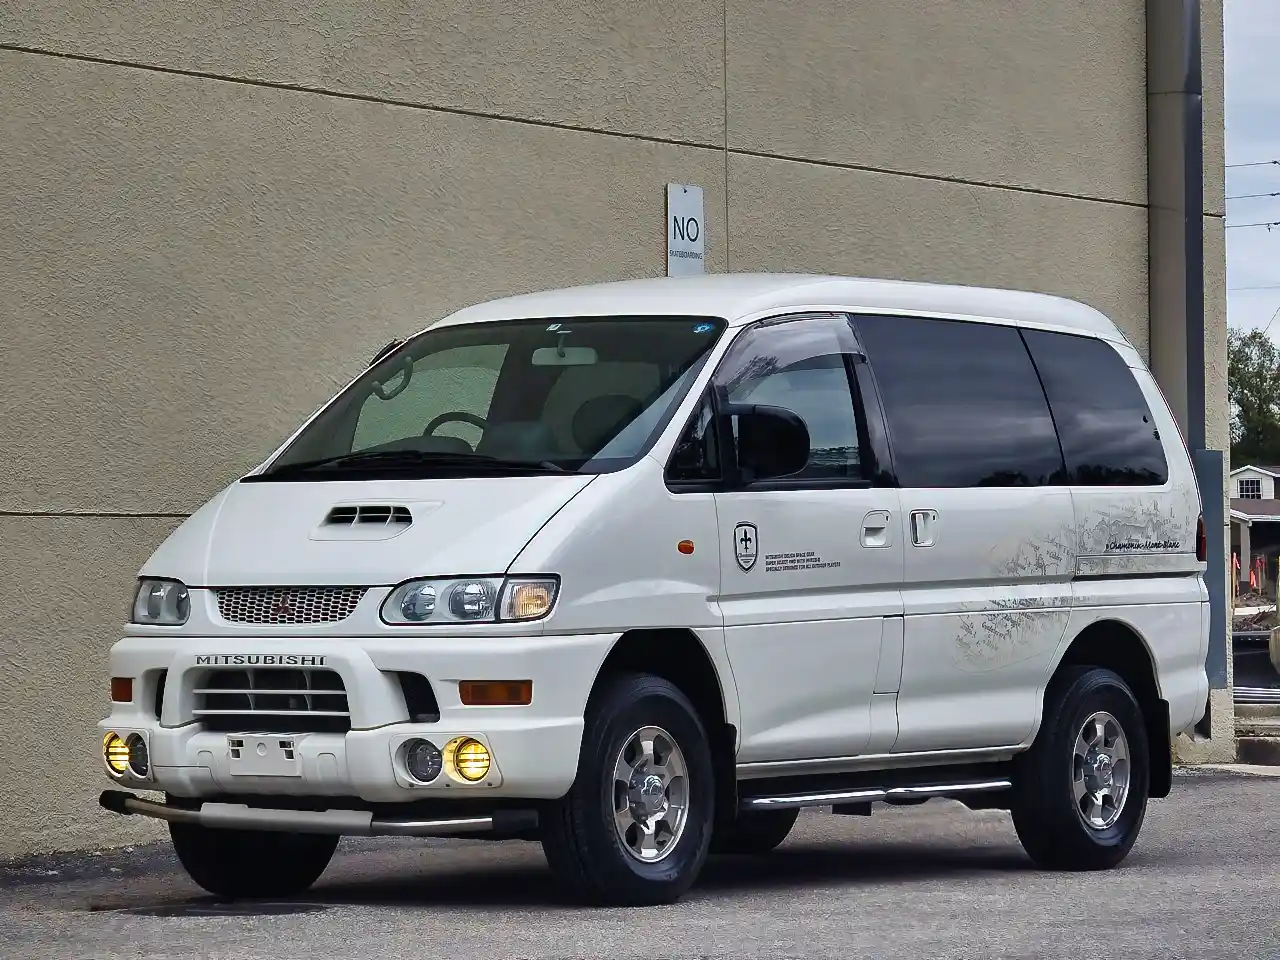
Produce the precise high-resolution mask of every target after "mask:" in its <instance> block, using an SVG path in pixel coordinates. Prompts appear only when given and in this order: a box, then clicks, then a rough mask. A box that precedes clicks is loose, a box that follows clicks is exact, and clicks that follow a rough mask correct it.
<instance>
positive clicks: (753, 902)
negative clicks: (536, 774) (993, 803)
mask: <svg viewBox="0 0 1280 960" xmlns="http://www.w3.org/2000/svg"><path fill="white" fill-rule="evenodd" d="M1278 817H1280V771H1278V770H1276V769H1275V768H1271V769H1269V770H1255V771H1253V772H1243V771H1224V770H1221V769H1216V770H1206V769H1203V768H1201V769H1200V770H1199V771H1198V772H1186V773H1180V775H1179V776H1178V778H1177V780H1176V781H1175V784H1174V793H1173V795H1172V796H1171V797H1170V798H1168V799H1166V800H1160V801H1154V802H1153V803H1152V804H1151V807H1150V808H1149V812H1148V817H1147V822H1146V825H1145V827H1144V831H1143V834H1142V836H1141V838H1140V839H1139V841H1138V844H1137V846H1136V847H1135V848H1134V851H1133V853H1132V854H1131V856H1130V858H1129V859H1128V860H1127V861H1126V862H1125V863H1124V864H1123V865H1122V866H1121V867H1120V868H1118V869H1116V870H1113V871H1109V872H1105V873H1092V874H1052V873H1042V872H1039V871H1037V870H1035V869H1034V868H1032V867H1031V865H1030V864H1029V862H1028V860H1027V859H1026V857H1025V855H1024V854H1023V852H1022V848H1021V847H1020V846H1019V844H1018V840H1017V837H1016V836H1015V834H1014V831H1013V826H1012V824H1011V823H1010V821H1009V818H1008V815H1007V814H1003V813H998V812H982V813H974V812H970V811H968V810H966V809H965V808H963V807H961V806H960V805H959V804H955V803H950V802H946V801H936V800H935V801H930V802H929V803H927V804H924V805H922V806H918V807H906V808H882V807H879V806H877V809H876V812H875V814H874V815H873V816H872V817H870V818H868V817H836V816H831V815H829V814H825V813H821V812H818V811H809V812H806V813H804V814H802V815H801V818H800V821H799V823H798V824H797V825H796V828H795V830H794V831H793V832H792V834H791V836H790V837H789V838H788V840H787V841H786V843H784V844H783V846H781V847H780V848H779V849H778V850H777V851H776V852H774V853H773V854H771V855H769V856H767V857H763V858H758V859H748V858H718V859H716V860H713V861H712V864H711V865H710V866H709V867H708V869H707V870H706V872H705V873H704V875H703V878H702V880H701V882H700V883H699V884H698V885H697V886H696V887H695V888H694V890H693V891H692V892H691V893H690V894H689V895H688V897H687V898H686V899H684V900H683V901H681V902H680V903H678V904H676V905H674V906H669V907H662V908H656V909H635V910H621V909H585V908H581V907H578V906H575V905H574V904H572V903H571V902H568V901H566V900H565V899H564V898H563V897H562V895H561V893H560V891H559V890H558V888H557V887H556V886H555V884H554V883H553V882H552V881H551V877H550V874H549V873H548V871H547V869H546V863H545V861H544V859H543V856H542V852H541V848H540V847H539V846H538V845H537V844H534V843H525V842H519V841H514V842H510V843H488V842H477V841H426V842H424V841H395V840H376V841H370V840H360V841H356V840H352V841H344V842H343V845H342V846H341V847H340V852H339V855H338V857H337V858H335V860H334V862H333V864H332V865H331V866H330V868H329V870H328V872H327V873H326V874H325V876H324V877H322V878H321V880H320V882H319V884H317V886H316V887H315V888H314V890H313V892H312V894H311V895H309V896H308V897H307V898H306V899H304V900H300V901H296V902H289V903H275V904H258V905H253V906H242V905H235V904H230V905H223V904H219V903H217V902H216V901H214V900H212V899H211V898H209V897H206V896H204V895H202V893H201V891H200V890H199V889H198V888H197V887H195V886H194V885H193V884H192V883H191V882H190V881H189V880H188V879H187V878H186V877H185V875H183V874H182V873H181V872H180V870H179V868H178V866H177V862H176V861H175V860H174V859H173V857H172V855H171V854H170V853H169V852H168V850H167V849H165V848H164V847H163V846H161V847H147V848H138V849H134V850H132V851H130V852H122V853H108V854H102V855H98V856H75V857H62V858H58V859H54V860H40V861H32V862H27V863H24V864H20V865H17V866H14V865H10V866H8V867H4V866H0V958H4V960H54V958H56V960H122V958H148V960H162V958H163V960H257V958H264V960H266V958H269V960H328V958H335V960H337V958H341V960H353V958H370V960H397V958H415V960H417V958H437V957H438V958H458V960H502V958H522V960H524V958H528V960H533V958H538V960H553V958H554V960H569V958H574V960H578V958H593V960H594V958H600V960H632V958H634V960H695V958H696V960H721V958H723V960H738V958H768V960H786V958H805V960H810V958H812V960H825V958H832V960H853V958H858V960H863V958H867V960H870V958H880V957H885V958H888V957H894V958H897V957H903V958H907V957H911V958H917V957H918V958H929V960H942V958H953V957H964V958H969V957H973V958H982V960H995V958H1004V957H1028V958H1031V957H1034V958H1048V957H1064V958H1066V957H1070V958H1077V957H1078V958H1082V960H1084V958H1088V960H1100V958H1101V960H1110V958H1115V960H1142V958H1160V960H1178V958H1196V960H1206V958H1217V957H1221V958H1231V960H1246V958H1248V960H1253V958H1277V960H1280V830H1277V829H1276V825H1277V819H1278Z"/></svg>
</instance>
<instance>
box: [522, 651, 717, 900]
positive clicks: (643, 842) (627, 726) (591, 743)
mask: <svg viewBox="0 0 1280 960" xmlns="http://www.w3.org/2000/svg"><path fill="white" fill-rule="evenodd" d="M713 777H714V773H713V766H712V759H711V747H710V744H709V740H708V737H707V732H706V730H705V729H704V727H703V725H702V721H701V720H700V719H699V717H698V712H697V710H696V709H695V708H694V706H693V704H692V703H690V702H689V699H688V698H687V697H686V696H685V695H684V694H683V693H682V692H681V691H680V690H679V689H678V688H677V687H675V686H674V685H672V684H671V683H669V682H667V681H666V680H663V679H661V678H659V677H654V676H648V675H641V674H628V675H625V676H619V677H615V678H612V679H611V680H609V681H607V685H606V686H605V687H603V688H602V689H601V690H600V691H598V692H597V693H596V694H595V695H593V696H592V699H591V703H590V705H589V706H588V709H587V716H586V725H585V729H584V733H583V738H582V758H581V760H580V762H579V767H578V775H577V778H576V779H575V781H574V784H573V787H572V789H570V791H569V793H568V794H566V795H565V796H564V797H563V798H562V799H560V800H558V801H555V802H554V803H553V804H551V805H550V808H549V809H548V811H547V813H546V816H545V819H544V820H543V827H542V847H543V850H544V852H545V853H546V857H547V862H548V864H549V865H550V866H551V868H552V870H553V871H554V872H555V873H556V874H557V875H558V876H559V878H560V879H561V880H562V881H564V882H565V883H566V885H567V886H569V887H570V888H571V889H572V890H573V891H574V893H575V894H576V895H577V897H578V898H580V899H582V900H585V901H586V902H588V903H594V904H600V905H612V906H649V905H654V904H662V903H672V902H674V901H676V900H677V899H679V898H680V896H682V895H683V894H684V893H685V892H686V891H687V890H688V889H689V888H690V887H691V886H692V885H693V883H694V881H695V880H696V879H697V877H698V874H699V873H700V872H701V870H702V865H703V864H704V863H705V862H706V858H707V848H708V845H709V843H710V840H711V826H712V822H713V818H714V811H715V783H714V779H713Z"/></svg>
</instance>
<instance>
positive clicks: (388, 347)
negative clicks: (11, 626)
mask: <svg viewBox="0 0 1280 960" xmlns="http://www.w3.org/2000/svg"><path fill="white" fill-rule="evenodd" d="M402 343H404V341H403V340H392V341H391V342H390V343H388V344H387V345H386V346H385V347H383V348H382V349H381V350H379V351H378V352H377V353H375V354H374V355H373V359H372V360H370V361H369V366H371V367H372V366H373V365H374V364H375V363H377V362H378V361H379V360H381V359H382V358H383V357H385V356H386V355H387V354H389V353H390V352H391V351H392V350H394V349H395V348H396V347H398V346H400V345H401V344H402Z"/></svg>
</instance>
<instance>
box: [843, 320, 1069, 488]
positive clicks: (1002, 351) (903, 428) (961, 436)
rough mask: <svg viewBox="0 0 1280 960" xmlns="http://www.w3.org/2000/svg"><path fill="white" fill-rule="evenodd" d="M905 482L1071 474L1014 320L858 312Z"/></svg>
mask: <svg viewBox="0 0 1280 960" xmlns="http://www.w3.org/2000/svg"><path fill="white" fill-rule="evenodd" d="M855 324H856V326H857V329H858V332H859V334H860V336H861V339H862V343H863V346H864V347H865V349H866V352H867V357H868V359H869V361H870V364H871V369H872V371H873V373H874V375H875V380H876V384H877V386H878V388H879V392H880V395H881V398H882V401H883V405H884V413H885V419H886V421H887V423H888V426H889V434H890V442H891V444H892V447H893V458H894V467H895V469H896V471H897V474H898V482H899V484H900V485H901V486H903V487H1026V486H1046V485H1049V484H1061V483H1063V482H1064V477H1065V472H1064V470H1063V462H1062V451H1061V448H1060V447H1059V446H1058V438H1057V436H1056V434H1055V433H1054V427H1053V418H1052V417H1051V416H1050V414H1049V406H1048V404H1047V403H1046V402H1045V395H1044V390H1043V389H1042V388H1041V386H1040V379H1039V377H1037V376H1036V370H1035V367H1034V365H1033V364H1032V363H1031V358H1030V356H1029V355H1028V354H1027V348H1026V345H1025V344H1024V343H1023V342H1022V337H1021V336H1020V335H1019V333H1018V331H1017V330H1016V329H1015V328H1014V327H1007V326H998V325H995V324H984V323H974V322H969V321H959V320H942V319H934V318H925V317H897V316H880V315H870V316H858V317H856V318H855Z"/></svg>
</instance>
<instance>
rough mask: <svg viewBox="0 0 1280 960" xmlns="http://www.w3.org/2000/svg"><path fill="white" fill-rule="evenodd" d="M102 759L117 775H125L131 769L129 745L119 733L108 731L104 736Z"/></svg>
mask: <svg viewBox="0 0 1280 960" xmlns="http://www.w3.org/2000/svg"><path fill="white" fill-rule="evenodd" d="M102 759H103V760H105V761H106V764H107V769H108V770H110V771H111V772H112V773H114V774H115V775H116V776H118V777H119V776H123V775H124V774H125V772H126V771H127V770H128V769H129V746H128V744H126V743H125V742H124V741H123V740H122V739H120V737H119V735H117V734H115V733H108V734H107V735H106V736H105V737H103V738H102Z"/></svg>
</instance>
